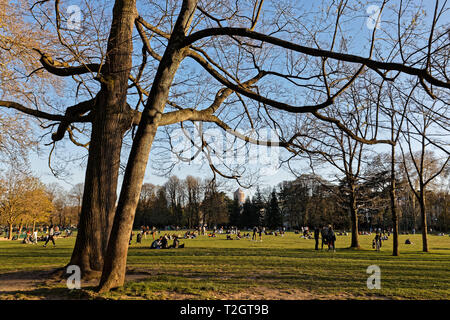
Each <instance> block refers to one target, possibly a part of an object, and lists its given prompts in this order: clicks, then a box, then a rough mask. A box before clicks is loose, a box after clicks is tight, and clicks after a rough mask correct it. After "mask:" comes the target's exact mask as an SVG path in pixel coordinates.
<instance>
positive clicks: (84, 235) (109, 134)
mask: <svg viewBox="0 0 450 320" xmlns="http://www.w3.org/2000/svg"><path fill="white" fill-rule="evenodd" d="M121 122H122V119H121V117H120V114H116V115H108V116H107V117H106V119H98V121H95V122H94V124H93V126H92V135H91V142H90V149H89V157H88V164H87V169H86V178H85V184H84V193H83V205H82V207H81V215H80V221H79V228H78V234H77V240H76V242H75V248H74V250H73V253H72V258H71V261H70V264H75V265H78V266H79V267H80V268H81V270H82V273H83V276H88V275H89V274H91V273H92V271H97V272H101V270H102V268H103V257H104V255H105V254H106V248H107V245H108V239H109V233H110V230H111V226H112V219H113V218H114V213H115V204H116V199H117V195H116V192H117V180H118V173H119V166H120V151H121V147H122V139H123V132H122V131H123V130H120V129H119V128H120V127H121Z"/></svg>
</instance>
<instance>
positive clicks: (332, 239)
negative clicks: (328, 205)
mask: <svg viewBox="0 0 450 320" xmlns="http://www.w3.org/2000/svg"><path fill="white" fill-rule="evenodd" d="M335 242H336V234H335V233H334V230H333V227H332V226H331V225H329V226H328V250H333V251H336V247H335Z"/></svg>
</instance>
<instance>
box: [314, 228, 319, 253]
mask: <svg viewBox="0 0 450 320" xmlns="http://www.w3.org/2000/svg"><path fill="white" fill-rule="evenodd" d="M319 236H320V228H319V227H315V228H314V240H315V241H316V247H315V250H319Z"/></svg>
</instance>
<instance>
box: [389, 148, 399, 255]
mask: <svg viewBox="0 0 450 320" xmlns="http://www.w3.org/2000/svg"><path fill="white" fill-rule="evenodd" d="M395 187H396V186H395V146H394V145H392V146H391V187H390V190H389V191H390V192H389V195H390V198H391V214H392V229H393V233H392V237H393V247H392V255H393V256H398V255H399V252H398V215H397V205H396V195H395Z"/></svg>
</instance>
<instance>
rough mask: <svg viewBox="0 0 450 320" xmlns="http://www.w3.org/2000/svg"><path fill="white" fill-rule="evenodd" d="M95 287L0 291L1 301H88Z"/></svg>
mask: <svg viewBox="0 0 450 320" xmlns="http://www.w3.org/2000/svg"><path fill="white" fill-rule="evenodd" d="M94 289H95V287H85V288H83V289H80V290H75V289H74V290H69V289H68V288H65V287H54V288H52V287H48V288H36V289H32V290H12V291H1V292H0V299H1V300H90V299H93V297H92V295H91V293H90V292H89V291H92V292H93V290H94Z"/></svg>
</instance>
